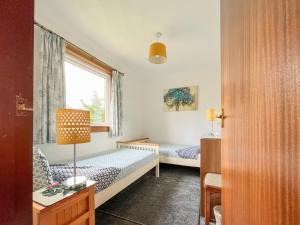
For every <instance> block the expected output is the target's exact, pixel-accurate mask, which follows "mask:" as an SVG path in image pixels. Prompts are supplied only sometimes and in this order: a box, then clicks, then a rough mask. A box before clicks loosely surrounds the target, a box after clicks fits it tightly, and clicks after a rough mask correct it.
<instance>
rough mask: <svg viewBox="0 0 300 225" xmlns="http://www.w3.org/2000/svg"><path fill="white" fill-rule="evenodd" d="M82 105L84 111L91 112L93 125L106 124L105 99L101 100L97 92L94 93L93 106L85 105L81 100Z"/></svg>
mask: <svg viewBox="0 0 300 225" xmlns="http://www.w3.org/2000/svg"><path fill="white" fill-rule="evenodd" d="M81 104H82V107H83V108H84V109H86V110H89V111H90V112H91V123H92V124H99V123H103V122H105V109H104V99H101V98H100V97H99V96H98V94H97V92H96V91H94V92H93V97H92V99H91V104H88V103H85V102H84V101H83V100H81Z"/></svg>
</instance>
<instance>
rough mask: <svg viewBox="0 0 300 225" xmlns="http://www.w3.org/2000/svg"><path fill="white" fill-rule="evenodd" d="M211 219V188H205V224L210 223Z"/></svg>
mask: <svg viewBox="0 0 300 225" xmlns="http://www.w3.org/2000/svg"><path fill="white" fill-rule="evenodd" d="M209 220H210V190H209V188H207V187H206V188H205V225H209Z"/></svg>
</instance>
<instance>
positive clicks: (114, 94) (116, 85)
mask: <svg viewBox="0 0 300 225" xmlns="http://www.w3.org/2000/svg"><path fill="white" fill-rule="evenodd" d="M122 75H123V74H121V73H120V72H118V71H115V70H114V71H113V73H112V85H111V105H110V117H109V119H110V123H109V125H110V131H109V136H110V137H119V136H122V134H123V133H122V122H123V112H122V82H121V80H122Z"/></svg>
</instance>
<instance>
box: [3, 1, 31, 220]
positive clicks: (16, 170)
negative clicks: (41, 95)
mask: <svg viewBox="0 0 300 225" xmlns="http://www.w3.org/2000/svg"><path fill="white" fill-rule="evenodd" d="M33 9H34V5H33V0H22V1H20V0H1V1H0V33H1V34H0V224H1V225H12V224H13V225H19V224H20V225H30V224H32V197H31V196H32V172H31V171H32V112H30V111H29V112H24V113H21V112H20V114H23V115H20V116H17V114H16V95H17V94H19V93H21V94H22V95H23V96H24V97H25V98H27V100H28V104H32V90H33V87H32V86H33Z"/></svg>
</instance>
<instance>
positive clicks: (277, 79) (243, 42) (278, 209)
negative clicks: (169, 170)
mask: <svg viewBox="0 0 300 225" xmlns="http://www.w3.org/2000/svg"><path fill="white" fill-rule="evenodd" d="M221 24H222V25H221V27H222V28H221V30H222V31H221V33H222V34H221V36H222V37H221V39H222V105H223V108H224V110H225V116H227V118H226V119H225V128H224V129H223V131H222V156H221V157H222V159H221V161H222V182H223V189H222V210H223V213H222V214H223V215H222V216H223V224H225V225H299V224H300V1H299V0H243V1H241V0H221Z"/></svg>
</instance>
